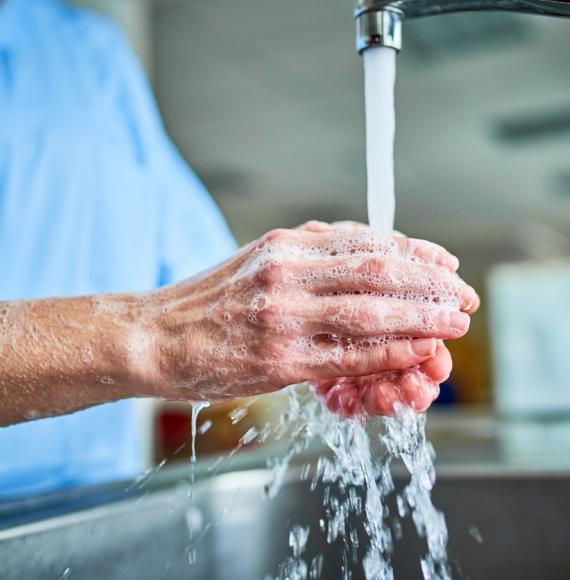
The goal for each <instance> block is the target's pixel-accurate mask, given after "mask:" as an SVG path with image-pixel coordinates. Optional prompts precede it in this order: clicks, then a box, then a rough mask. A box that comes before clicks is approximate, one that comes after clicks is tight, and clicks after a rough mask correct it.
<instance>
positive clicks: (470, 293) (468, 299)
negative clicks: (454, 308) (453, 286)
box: [463, 286, 477, 310]
mask: <svg viewBox="0 0 570 580" xmlns="http://www.w3.org/2000/svg"><path fill="white" fill-rule="evenodd" d="M476 298H477V294H476V293H475V290H473V288H471V286H467V287H466V288H465V290H464V291H463V308H464V309H465V310H469V309H470V308H471V307H472V306H473V304H474V303H475V300H476Z"/></svg>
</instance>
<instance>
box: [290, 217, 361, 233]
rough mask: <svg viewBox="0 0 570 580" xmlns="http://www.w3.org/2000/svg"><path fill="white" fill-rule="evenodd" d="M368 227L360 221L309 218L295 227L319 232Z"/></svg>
mask: <svg viewBox="0 0 570 580" xmlns="http://www.w3.org/2000/svg"><path fill="white" fill-rule="evenodd" d="M368 227H369V226H368V225H366V224H363V223H361V222H354V221H351V220H343V221H336V222H332V223H327V222H321V221H318V220H311V221H308V222H305V223H304V224H301V225H300V226H298V227H297V228H295V229H298V230H303V231H306V232H313V233H321V232H325V231H330V230H346V229H349V230H350V229H355V230H362V229H366V228H368Z"/></svg>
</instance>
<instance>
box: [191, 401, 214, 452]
mask: <svg viewBox="0 0 570 580" xmlns="http://www.w3.org/2000/svg"><path fill="white" fill-rule="evenodd" d="M209 406H210V403H209V402H208V401H200V402H197V403H192V419H191V423H192V459H191V461H192V463H196V433H197V431H196V423H197V422H198V415H199V414H200V411H201V410H202V409H206V408H207V407H209Z"/></svg>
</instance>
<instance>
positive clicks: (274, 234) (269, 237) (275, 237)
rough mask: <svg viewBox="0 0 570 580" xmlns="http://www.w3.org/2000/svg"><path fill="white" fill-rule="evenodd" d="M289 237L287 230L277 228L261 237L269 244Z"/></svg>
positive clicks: (289, 233)
mask: <svg viewBox="0 0 570 580" xmlns="http://www.w3.org/2000/svg"><path fill="white" fill-rule="evenodd" d="M290 235H291V232H290V230H287V229H285V228H277V229H274V230H271V231H270V232H267V233H266V234H265V235H264V236H263V239H264V240H265V241H266V242H269V243H272V242H279V241H282V240H285V239H287V238H289V237H290Z"/></svg>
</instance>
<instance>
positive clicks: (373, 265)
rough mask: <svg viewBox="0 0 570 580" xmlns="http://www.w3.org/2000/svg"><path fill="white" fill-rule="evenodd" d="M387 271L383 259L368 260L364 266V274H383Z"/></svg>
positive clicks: (385, 261)
mask: <svg viewBox="0 0 570 580" xmlns="http://www.w3.org/2000/svg"><path fill="white" fill-rule="evenodd" d="M387 269H388V263H387V260H386V259H385V258H370V259H369V260H367V261H366V262H365V264H364V273H366V274H376V275H378V274H384V273H386V271H387Z"/></svg>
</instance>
